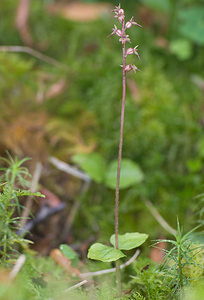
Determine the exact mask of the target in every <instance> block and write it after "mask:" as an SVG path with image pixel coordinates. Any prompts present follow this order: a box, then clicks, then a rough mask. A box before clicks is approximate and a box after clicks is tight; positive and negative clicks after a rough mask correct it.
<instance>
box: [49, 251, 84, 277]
mask: <svg viewBox="0 0 204 300" xmlns="http://www.w3.org/2000/svg"><path fill="white" fill-rule="evenodd" d="M50 256H51V257H52V259H53V260H54V261H55V262H56V263H57V264H58V265H59V266H61V267H62V268H63V269H64V270H66V271H67V272H68V273H69V274H70V275H71V276H78V277H79V276H80V274H81V272H80V271H79V270H78V269H76V268H72V267H71V261H70V260H69V259H68V258H66V257H65V256H64V255H63V253H62V252H61V251H60V250H59V249H53V250H52V251H51V252H50Z"/></svg>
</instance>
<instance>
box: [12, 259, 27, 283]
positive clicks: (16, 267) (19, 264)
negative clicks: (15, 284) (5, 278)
mask: <svg viewBox="0 0 204 300" xmlns="http://www.w3.org/2000/svg"><path fill="white" fill-rule="evenodd" d="M25 261H26V256H25V255H24V254H21V255H20V256H19V258H18V259H17V261H16V263H15V265H14V267H13V269H12V270H11V272H10V274H9V277H10V278H11V279H14V278H15V277H16V276H17V274H18V273H19V271H20V270H21V268H22V266H23V265H24V263H25Z"/></svg>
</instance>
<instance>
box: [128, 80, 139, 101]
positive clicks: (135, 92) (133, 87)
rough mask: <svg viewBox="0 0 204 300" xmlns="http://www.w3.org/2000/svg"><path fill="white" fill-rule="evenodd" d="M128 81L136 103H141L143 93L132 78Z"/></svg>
mask: <svg viewBox="0 0 204 300" xmlns="http://www.w3.org/2000/svg"><path fill="white" fill-rule="evenodd" d="M127 83H128V88H129V90H130V93H131V96H132V99H133V100H134V102H135V104H139V103H140V101H141V94H140V90H139V88H138V86H137V84H136V82H135V81H134V80H133V79H132V78H128V81H127Z"/></svg>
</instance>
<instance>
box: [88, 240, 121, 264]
mask: <svg viewBox="0 0 204 300" xmlns="http://www.w3.org/2000/svg"><path fill="white" fill-rule="evenodd" d="M124 256H125V254H124V253H122V252H121V251H120V250H117V249H115V248H113V247H109V246H106V245H103V244H101V243H95V244H93V245H92V246H91V247H90V248H89V251H88V258H90V259H95V260H100V261H103V262H111V261H116V260H118V259H119V258H121V257H124Z"/></svg>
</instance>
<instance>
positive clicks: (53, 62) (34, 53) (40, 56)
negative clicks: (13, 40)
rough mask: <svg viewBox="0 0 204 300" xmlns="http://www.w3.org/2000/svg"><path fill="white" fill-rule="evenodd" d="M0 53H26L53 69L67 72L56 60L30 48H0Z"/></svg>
mask: <svg viewBox="0 0 204 300" xmlns="http://www.w3.org/2000/svg"><path fill="white" fill-rule="evenodd" d="M0 52H21V53H27V54H30V55H32V56H34V57H36V58H38V59H40V60H42V61H44V62H46V63H48V64H51V65H53V66H55V67H58V68H61V69H64V70H66V71H67V70H68V68H67V67H66V66H65V65H63V64H61V63H60V62H58V61H57V60H55V59H54V58H52V57H49V56H47V55H45V54H42V53H41V52H39V51H37V50H35V49H32V48H30V47H25V46H0Z"/></svg>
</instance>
